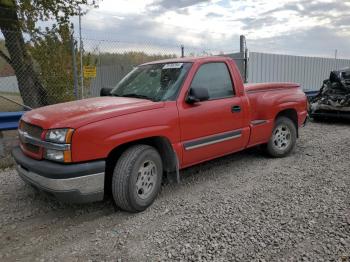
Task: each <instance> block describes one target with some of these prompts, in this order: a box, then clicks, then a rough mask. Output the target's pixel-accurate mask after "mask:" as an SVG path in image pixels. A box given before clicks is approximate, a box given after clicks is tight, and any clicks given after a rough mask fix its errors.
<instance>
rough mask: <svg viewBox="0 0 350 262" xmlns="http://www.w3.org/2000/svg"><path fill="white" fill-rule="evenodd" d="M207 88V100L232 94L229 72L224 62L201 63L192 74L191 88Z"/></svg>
mask: <svg viewBox="0 0 350 262" xmlns="http://www.w3.org/2000/svg"><path fill="white" fill-rule="evenodd" d="M196 87H202V88H206V89H208V92H209V100H213V99H220V98H226V97H232V96H234V92H233V85H232V81H231V77H230V73H229V71H228V68H227V66H226V64H225V63H208V64H204V65H202V66H201V67H200V68H199V70H198V71H197V73H196V75H195V76H194V78H193V80H192V83H191V88H196Z"/></svg>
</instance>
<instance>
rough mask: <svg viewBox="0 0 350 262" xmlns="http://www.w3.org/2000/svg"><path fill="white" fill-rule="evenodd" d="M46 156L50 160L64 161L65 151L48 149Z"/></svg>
mask: <svg viewBox="0 0 350 262" xmlns="http://www.w3.org/2000/svg"><path fill="white" fill-rule="evenodd" d="M45 158H46V159H48V160H53V161H59V162H64V151H59V150H53V149H46V150H45Z"/></svg>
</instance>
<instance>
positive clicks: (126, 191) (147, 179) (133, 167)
mask: <svg viewBox="0 0 350 262" xmlns="http://www.w3.org/2000/svg"><path fill="white" fill-rule="evenodd" d="M162 174H163V167H162V160H161V158H160V156H159V153H158V152H157V150H156V149H154V148H153V147H151V146H148V145H135V146H132V147H130V148H128V149H127V150H126V151H125V152H124V153H123V154H122V155H121V157H120V158H119V160H118V161H117V164H116V166H115V168H114V172H113V178H112V194H113V199H114V201H115V203H116V205H117V206H118V207H120V208H121V209H123V210H125V211H130V212H140V211H143V210H145V209H146V208H147V207H148V206H150V205H151V204H152V203H153V201H154V200H155V198H156V197H157V195H158V193H159V190H160V186H161V182H162Z"/></svg>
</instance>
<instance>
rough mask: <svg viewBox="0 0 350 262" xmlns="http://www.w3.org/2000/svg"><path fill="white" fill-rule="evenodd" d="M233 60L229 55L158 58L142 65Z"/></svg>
mask: <svg viewBox="0 0 350 262" xmlns="http://www.w3.org/2000/svg"><path fill="white" fill-rule="evenodd" d="M227 60H232V58H231V57H228V56H202V57H181V58H169V59H164V60H157V61H152V62H148V63H144V64H141V65H151V64H162V63H195V62H199V61H203V62H216V61H227Z"/></svg>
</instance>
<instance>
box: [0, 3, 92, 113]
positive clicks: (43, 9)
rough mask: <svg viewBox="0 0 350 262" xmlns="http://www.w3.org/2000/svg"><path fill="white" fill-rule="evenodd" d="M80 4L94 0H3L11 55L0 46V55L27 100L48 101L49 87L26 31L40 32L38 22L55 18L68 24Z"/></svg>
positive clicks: (1, 25)
mask: <svg viewBox="0 0 350 262" xmlns="http://www.w3.org/2000/svg"><path fill="white" fill-rule="evenodd" d="M80 6H94V7H96V1H95V0H45V1H43V0H0V30H1V32H2V34H3V35H4V38H5V46H6V49H7V50H8V53H9V55H7V54H6V53H5V52H3V51H1V50H0V57H2V58H3V59H4V60H5V61H6V62H7V63H9V64H10V65H11V66H12V68H13V69H14V71H15V74H16V77H17V81H18V87H19V91H20V94H21V96H22V99H23V102H24V104H26V105H28V106H30V107H34V108H35V107H39V106H43V105H47V104H48V102H49V101H48V95H47V91H46V90H45V88H44V87H43V85H42V83H41V81H40V78H39V76H38V72H36V71H35V70H34V64H33V60H32V57H31V56H30V54H29V52H28V50H27V48H26V43H25V41H24V37H23V33H28V35H29V37H30V38H33V37H36V36H37V35H40V34H41V33H42V32H40V30H39V28H38V26H37V22H38V21H48V20H54V21H55V22H56V23H58V24H59V25H63V24H69V20H70V17H71V16H75V15H78V14H79V7H80Z"/></svg>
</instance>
